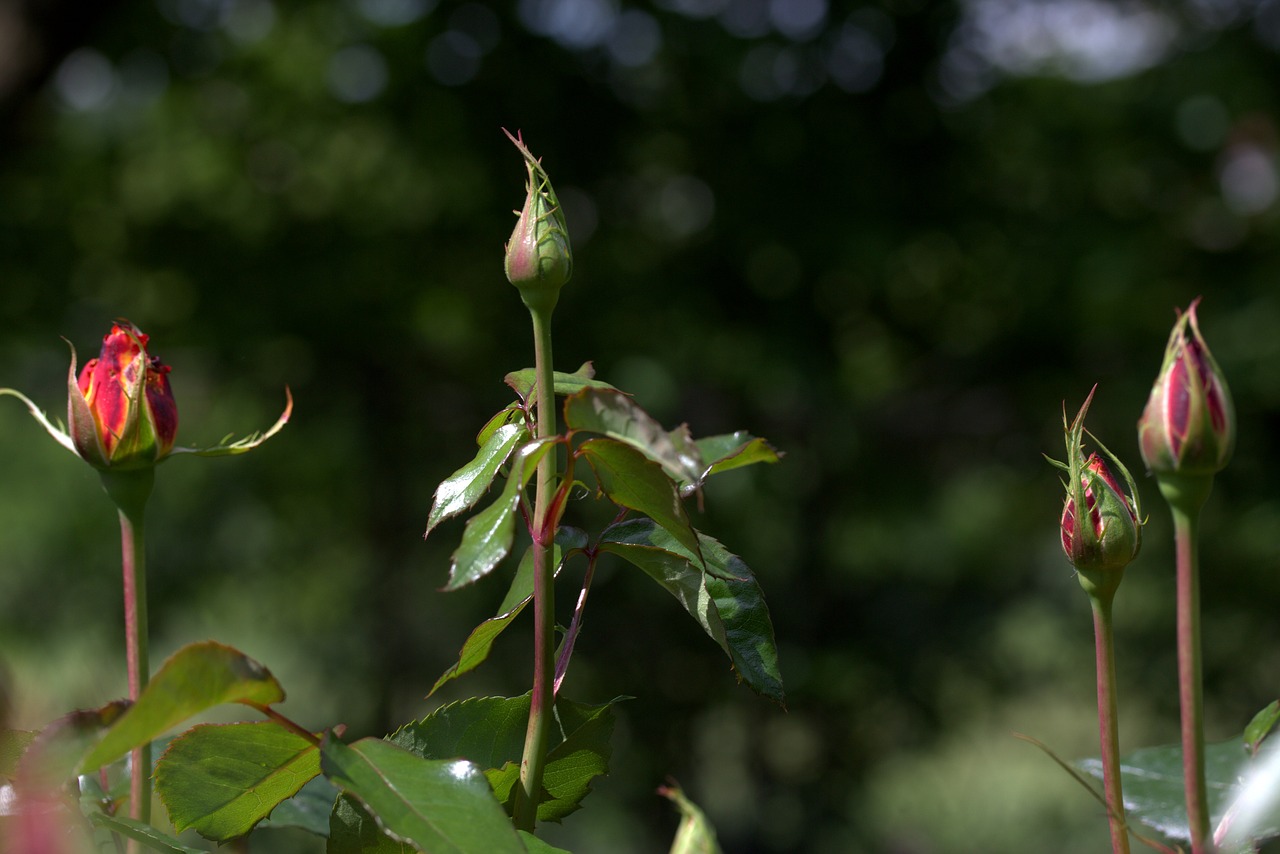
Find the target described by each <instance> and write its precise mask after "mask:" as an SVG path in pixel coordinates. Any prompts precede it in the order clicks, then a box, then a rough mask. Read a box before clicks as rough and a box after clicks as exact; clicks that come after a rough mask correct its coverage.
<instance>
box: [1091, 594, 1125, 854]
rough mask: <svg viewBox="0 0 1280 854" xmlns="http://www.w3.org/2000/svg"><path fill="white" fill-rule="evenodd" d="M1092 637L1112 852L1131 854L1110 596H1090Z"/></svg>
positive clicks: (1115, 853)
mask: <svg viewBox="0 0 1280 854" xmlns="http://www.w3.org/2000/svg"><path fill="white" fill-rule="evenodd" d="M1089 599H1090V601H1091V602H1092V603H1093V636H1094V647H1095V649H1096V651H1097V659H1098V740H1099V742H1100V743H1101V746H1102V779H1103V786H1104V794H1105V796H1106V801H1107V818H1108V819H1109V820H1110V822H1111V850H1112V852H1113V854H1129V831H1128V829H1127V828H1126V826H1125V812H1124V792H1123V789H1122V786H1121V778H1120V724H1119V713H1118V711H1117V702H1116V657H1115V641H1114V638H1113V633H1112V629H1111V601H1112V597H1111V596H1090V597H1089Z"/></svg>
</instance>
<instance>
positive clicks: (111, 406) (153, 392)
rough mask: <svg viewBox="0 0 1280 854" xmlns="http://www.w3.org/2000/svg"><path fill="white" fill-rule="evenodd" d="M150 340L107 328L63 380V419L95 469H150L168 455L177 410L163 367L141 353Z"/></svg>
mask: <svg viewBox="0 0 1280 854" xmlns="http://www.w3.org/2000/svg"><path fill="white" fill-rule="evenodd" d="M149 340H150V339H149V338H148V337H147V336H146V335H144V334H143V333H142V332H140V331H139V330H138V329H137V328H136V327H134V326H133V325H132V324H130V323H128V322H127V321H121V322H120V323H117V324H115V325H113V326H112V327H111V331H110V332H108V333H107V334H106V336H104V337H103V339H102V351H101V352H100V353H99V354H98V358H96V359H90V360H89V361H88V362H87V363H86V364H85V366H84V369H83V370H82V371H81V372H80V376H79V378H78V379H73V377H74V376H75V360H74V358H73V359H72V363H71V376H70V377H68V404H67V411H68V421H69V422H70V426H71V430H70V432H71V439H72V441H73V442H74V444H75V449H76V452H77V453H78V454H79V455H80V456H81V457H82V458H83V459H84V460H85V461H86V462H88V463H90V464H91V465H93V466H95V467H96V468H99V469H117V470H128V469H137V468H146V467H148V466H153V465H155V464H156V463H158V462H159V461H160V460H162V459H164V458H165V457H166V456H168V455H169V452H170V451H172V450H173V442H174V439H175V438H176V436H177V432H178V408H177V405H176V404H175V403H174V400H173V392H172V391H171V390H170V388H169V368H168V366H166V365H164V364H162V363H161V362H160V360H159V359H158V358H156V357H154V356H152V355H150V354H149V353H148V352H147V343H148V341H149Z"/></svg>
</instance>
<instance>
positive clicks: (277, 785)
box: [156, 721, 320, 842]
mask: <svg viewBox="0 0 1280 854" xmlns="http://www.w3.org/2000/svg"><path fill="white" fill-rule="evenodd" d="M319 773H320V751H319V748H318V747H317V746H316V745H315V744H314V743H312V742H310V741H307V740H306V739H305V738H303V737H302V736H300V735H298V734H296V733H293V732H290V731H289V730H287V729H285V728H284V727H281V726H280V725H279V724H276V723H274V722H273V721H259V722H254V723H237V724H205V725H201V726H197V727H193V728H192V729H190V730H188V731H187V732H186V733H184V734H183V735H181V736H179V737H178V738H176V739H174V740H173V741H172V742H171V743H170V745H169V749H168V750H166V751H165V753H164V755H163V756H162V757H161V758H160V762H159V764H158V765H157V767H156V791H157V793H158V794H159V795H160V799H161V800H162V801H163V802H164V805H165V808H166V809H167V810H168V811H169V819H170V820H171V821H172V822H173V826H174V828H175V829H176V830H178V831H182V830H186V829H187V828H189V827H190V828H194V829H195V830H196V832H198V833H199V834H200V835H201V836H203V837H205V838H206V839H212V840H214V841H216V842H226V841H227V840H228V839H232V838H234V837H236V836H242V835H243V834H245V833H248V832H249V831H250V830H251V829H253V826H254V825H256V824H257V823H258V822H260V821H262V820H263V819H264V818H266V817H267V816H268V815H269V814H270V813H271V811H272V810H273V809H275V808H276V806H277V805H278V804H279V803H280V802H281V801H284V800H286V799H287V798H290V797H292V796H293V795H294V794H295V793H297V791H298V790H299V789H301V788H302V787H303V785H305V784H306V783H307V781H308V780H310V779H311V778H313V777H315V776H316V775H317V774H319Z"/></svg>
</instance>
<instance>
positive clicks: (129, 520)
mask: <svg viewBox="0 0 1280 854" xmlns="http://www.w3.org/2000/svg"><path fill="white" fill-rule="evenodd" d="M145 543H146V538H145V535H144V533H143V523H142V514H141V513H138V514H129V513H126V512H125V511H124V510H123V509H121V510H120V545H121V555H122V558H123V564H124V630H125V666H126V668H127V670H128V678H129V699H130V700H132V701H134V702H137V700H138V698H139V697H140V696H142V690H143V689H144V688H146V687H147V680H148V679H149V676H150V673H151V666H150V662H149V658H148V652H147V646H148V644H147V640H148V639H147V566H146V546H145ZM129 817H130V818H132V819H136V820H138V821H141V822H148V823H149V822H150V821H151V742H147V743H146V744H144V745H142V746H141V747H137V748H135V749H134V751H133V753H132V754H131V760H130V780H129ZM129 850H130V851H134V850H141V848H140V844H139V843H135V842H134V841H130V843H129Z"/></svg>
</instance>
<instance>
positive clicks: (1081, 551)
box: [1062, 454, 1142, 571]
mask: <svg viewBox="0 0 1280 854" xmlns="http://www.w3.org/2000/svg"><path fill="white" fill-rule="evenodd" d="M1080 488H1081V490H1082V491H1083V496H1084V506H1085V509H1086V511H1087V512H1086V514H1085V519H1084V520H1083V523H1082V524H1077V522H1078V520H1079V514H1078V513H1077V512H1076V507H1077V505H1076V500H1075V498H1074V497H1073V496H1072V495H1071V492H1072V490H1068V494H1067V499H1066V503H1065V504H1064V505H1063V508H1062V550H1063V551H1064V552H1066V555H1067V559H1068V560H1070V561H1071V563H1072V565H1073V566H1075V567H1076V568H1077V569H1095V570H1104V571H1105V570H1117V569H1124V568H1125V567H1126V566H1128V565H1129V563H1130V562H1131V561H1132V560H1133V559H1134V558H1135V557H1136V556H1137V554H1138V548H1139V547H1140V546H1141V545H1142V526H1141V525H1140V524H1139V522H1138V514H1137V513H1136V512H1135V511H1134V508H1133V503H1132V502H1131V501H1130V500H1129V497H1128V496H1127V495H1126V494H1125V492H1124V490H1123V489H1122V488H1121V487H1120V484H1119V482H1118V481H1117V480H1116V478H1115V476H1114V475H1113V474H1112V473H1111V470H1110V469H1109V468H1108V467H1107V464H1106V462H1105V461H1104V460H1103V459H1102V458H1101V457H1099V456H1098V455H1097V454H1090V455H1089V459H1088V460H1086V461H1085V464H1084V470H1083V472H1082V474H1081V478H1080Z"/></svg>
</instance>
